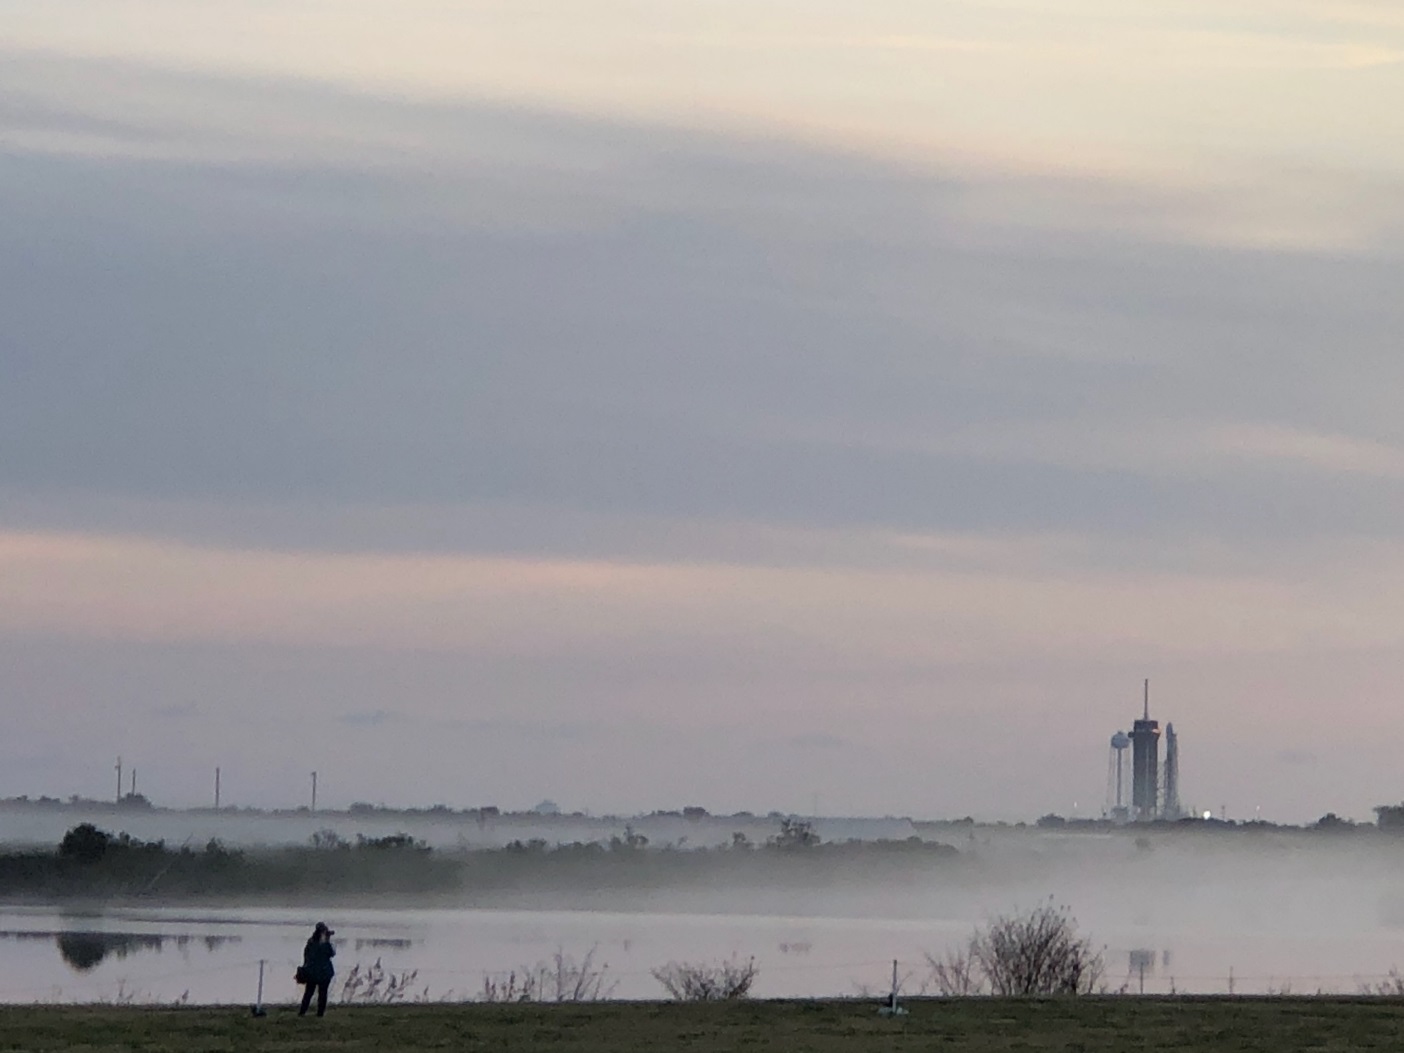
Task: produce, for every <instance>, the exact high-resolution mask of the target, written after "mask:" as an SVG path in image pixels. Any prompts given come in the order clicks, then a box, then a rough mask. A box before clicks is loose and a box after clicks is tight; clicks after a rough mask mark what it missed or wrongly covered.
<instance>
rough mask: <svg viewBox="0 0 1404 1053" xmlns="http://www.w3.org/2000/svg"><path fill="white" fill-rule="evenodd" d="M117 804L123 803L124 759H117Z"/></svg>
mask: <svg viewBox="0 0 1404 1053" xmlns="http://www.w3.org/2000/svg"><path fill="white" fill-rule="evenodd" d="M117 803H118V804H121V803H122V757H121V755H120V754H119V755H118V757H117Z"/></svg>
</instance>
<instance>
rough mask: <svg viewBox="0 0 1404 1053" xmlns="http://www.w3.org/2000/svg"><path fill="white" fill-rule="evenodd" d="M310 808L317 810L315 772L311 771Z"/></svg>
mask: <svg viewBox="0 0 1404 1053" xmlns="http://www.w3.org/2000/svg"><path fill="white" fill-rule="evenodd" d="M312 810H313V811H314V812H315V811H316V810H317V773H316V772H315V771H314V772H313V773H312Z"/></svg>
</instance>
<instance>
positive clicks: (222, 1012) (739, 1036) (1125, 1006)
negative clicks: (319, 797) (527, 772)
mask: <svg viewBox="0 0 1404 1053" xmlns="http://www.w3.org/2000/svg"><path fill="white" fill-rule="evenodd" d="M909 1009H910V1014H909V1015H908V1016H906V1017H902V1018H900V1019H895V1020H889V1019H882V1018H880V1017H878V1015H877V1013H876V1010H875V1007H874V1006H873V1005H872V1004H871V1003H868V1002H859V1001H824V1002H761V1001H755V1002H736V1003H728V1004H713V1005H676V1004H659V1003H621V1002H596V1003H587V1004H575V1005H530V1006H520V1005H517V1006H503V1005H461V1006H441V1005H424V1006H398V1007H393V1008H380V1007H375V1008H334V1009H333V1010H331V1011H329V1012H328V1015H327V1017H326V1018H325V1019H323V1020H318V1019H316V1018H315V1017H307V1018H304V1019H299V1018H298V1017H297V1016H296V1015H295V1014H294V1013H293V1012H292V1010H290V1009H287V1008H280V1007H273V1008H272V1009H270V1011H269V1015H268V1016H267V1017H266V1018H263V1019H257V1020H256V1019H253V1018H252V1017H251V1016H250V1015H249V1013H248V1011H247V1009H245V1010H243V1011H239V1010H237V1009H234V1008H221V1009H208V1008H177V1009H166V1008H159V1009H148V1008H140V1007H63V1006H36V1007H14V1008H6V1009H0V1049H3V1050H79V1051H84V1053H99V1051H107V1050H112V1051H116V1050H124V1051H125V1050H143V1051H151V1053H156V1051H160V1053H193V1051H202V1050H230V1051H234V1050H238V1051H260V1050H268V1051H276V1053H302V1051H309V1053H310V1051H329V1050H337V1051H367V1053H369V1051H371V1050H385V1051H419V1050H494V1051H497V1050H503V1051H526V1050H540V1051H543V1053H605V1051H609V1053H619V1051H629V1050H648V1051H660V1053H663V1051H669V1050H690V1051H696V1053H713V1051H718V1053H719V1051H722V1050H728V1051H730V1050H738V1051H747V1053H762V1051H776V1053H779V1051H782V1050H783V1051H786V1053H790V1051H796V1053H803V1051H814V1053H840V1051H842V1053H869V1051H872V1053H877V1051H882V1053H902V1051H909V1050H910V1051H916V1050H923V1051H925V1050H973V1051H994V1050H1001V1051H1002V1050H1011V1051H1012V1050H1030V1051H1032V1050H1069V1051H1081V1053H1092V1051H1100V1050H1107V1051H1112V1050H1116V1051H1122V1050H1149V1049H1155V1050H1179V1051H1186V1053H1197V1051H1204V1053H1209V1051H1230V1050H1232V1051H1248V1050H1262V1051H1264V1053H1283V1051H1288V1050H1370V1049H1380V1050H1383V1049H1390V1050H1397V1049H1400V1048H1401V1047H1404V1003H1401V1002H1398V1001H1389V1000H1385V999H1331V998H1262V999H1254V998H1234V999H1229V998H1219V999H1214V998H1178V999H1155V998H1087V999H1080V1000H1055V1001H1032V1000H1029V1001H1022V1000H1021V1001H1008V1000H1000V999H967V1000H961V1001H917V1002H913V1003H910V1005H909Z"/></svg>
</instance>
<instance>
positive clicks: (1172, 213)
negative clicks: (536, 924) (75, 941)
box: [0, 0, 1404, 821]
mask: <svg viewBox="0 0 1404 1053" xmlns="http://www.w3.org/2000/svg"><path fill="white" fill-rule="evenodd" d="M0 276H2V277H3V280H0V319H3V325H0V714H3V720H4V734H3V736H0V795H12V794H21V793H29V794H31V795H33V794H41V793H45V794H51V795H58V796H67V795H68V794H72V793H80V794H85V795H92V796H102V795H106V794H108V793H110V792H111V790H112V784H113V774H112V765H113V763H114V761H115V759H116V756H117V754H119V753H120V754H121V755H122V756H123V757H124V759H125V763H126V764H127V765H128V766H131V765H136V766H137V767H138V769H139V771H140V783H141V785H140V788H141V789H142V790H143V791H144V792H145V793H147V794H148V795H149V796H151V797H152V798H153V799H155V800H156V801H157V802H158V803H164V804H173V805H185V804H203V803H206V802H207V800H208V797H209V788H210V782H211V773H212V770H213V768H214V767H215V766H216V765H219V766H220V767H222V769H223V771H224V787H225V800H226V801H227V802H231V803H244V804H256V805H264V806H274V805H295V804H298V803H302V802H303V801H304V799H305V797H306V786H307V773H308V772H309V771H310V770H312V769H314V768H315V769H317V770H318V771H319V773H320V775H321V800H322V801H323V802H325V803H326V804H329V805H338V804H346V803H349V802H351V801H356V800H367V801H383V802H387V803H393V804H432V803H435V802H445V803H448V804H452V805H455V806H470V805H477V804H486V803H495V804H498V805H500V806H502V807H526V806H530V805H533V804H535V803H536V802H537V801H538V800H540V799H541V798H544V797H550V798H553V799H555V800H557V801H558V802H560V803H561V804H562V805H563V806H564V807H566V808H569V809H576V808H580V809H589V810H593V811H596V812H606V811H622V812H629V811H634V810H638V809H652V808H656V807H681V806H682V805H684V804H700V805H703V806H705V807H708V808H711V809H713V810H716V811H731V810H737V809H750V810H754V811H768V810H770V809H780V810H795V811H801V812H807V811H809V810H810V809H811V808H812V807H813V804H814V801H815V799H816V797H817V799H818V803H819V807H820V809H821V811H824V812H826V813H830V814H913V815H919V816H959V815H966V814H972V815H975V816H977V817H980V818H987V819H998V818H1008V819H1020V818H1023V819H1031V818H1034V817H1036V816H1038V815H1040V814H1042V813H1044V812H1048V811H1058V812H1061V813H1064V814H1072V813H1073V812H1074V810H1075V811H1076V812H1077V813H1078V814H1082V815H1091V814H1097V813H1098V812H1100V810H1101V807H1102V804H1103V797H1104V792H1105V772H1106V749H1107V745H1106V744H1107V740H1108V738H1109V737H1110V735H1111V733H1112V732H1113V731H1115V730H1117V729H1118V728H1121V727H1124V726H1126V725H1127V724H1128V723H1129V721H1130V720H1131V719H1132V717H1133V716H1134V715H1135V713H1136V711H1137V710H1138V708H1139V697H1140V684H1141V679H1142V678H1143V677H1150V678H1151V680H1152V692H1153V709H1154V710H1155V715H1157V716H1159V717H1160V718H1161V719H1162V720H1172V721H1174V723H1175V725H1176V728H1177V730H1178V731H1179V732H1180V735H1181V743H1182V751H1183V772H1182V781H1183V786H1184V796H1185V798H1186V800H1187V802H1188V803H1191V804H1193V805H1194V806H1196V807H1198V808H1212V809H1214V810H1215V811H1216V812H1217V811H1218V810H1219V809H1220V808H1221V807H1224V808H1226V809H1227V811H1228V813H1229V814H1230V816H1235V815H1236V816H1239V817H1251V816H1253V815H1256V814H1259V809H1261V813H1260V814H1262V815H1263V816H1264V817H1265V818H1274V819H1283V820H1290V821H1300V820H1309V819H1314V818H1316V817H1317V816H1318V815H1320V814H1322V813H1323V812H1326V811H1336V812H1339V813H1341V814H1344V815H1351V816H1354V817H1356V818H1361V819H1368V818H1370V807H1371V805H1373V804H1378V803H1383V802H1386V801H1397V800H1399V799H1401V798H1404V761H1402V760H1401V758H1400V742H1401V741H1404V704H1401V703H1402V702H1404V686H1401V685H1404V414H1402V413H1401V411H1400V408H1399V403H1400V393H1401V392H1404V354H1401V351H1404V345H1401V337H1404V294H1402V293H1401V291H1402V290H1404V13H1401V11H1400V9H1399V8H1398V7H1397V5H1394V4H1386V3H1370V2H1364V0H1361V2H1345V3H1340V4H1330V5H1324V4H1309V3H1305V2H1297V0H1241V2H1234V0H1229V2H1227V3H1219V4H1214V5H1206V4H1200V3H1188V2H1176V3H1169V4H1167V3H1164V2H1156V3H1151V2H1149V0H1130V2H1127V0H1120V2H1116V3H1112V2H1109V0H1073V2H1071V3H1069V4H1065V5H1059V7H1058V9H1057V10H1056V12H1055V11H1054V10H1053V9H1052V8H1050V7H1049V6H1048V5H1046V4H1036V3H1032V2H1023V0H1011V2H1006V3H992V2H987V0H978V2H977V0H972V2H950V3H946V2H929V0H922V2H915V0H892V2H886V3H871V4H853V3H837V2H830V0H815V2H813V3H807V4H804V5H798V4H794V3H790V2H787V0H744V2H743V0H705V2H704V0H657V2H655V3H645V4H640V3H633V2H627V3H626V2H622V0H596V2H593V3H591V4H588V5H583V4H571V3H564V2H555V3H534V2H528V0H498V2H482V3H443V2H438V0H397V2H395V3H389V2H386V0H375V2H370V0H338V2H337V3H327V2H322V0H278V2H262V0H253V2H245V3H240V4H234V3H228V2H225V0H211V2H208V3H200V4H191V3H189V2H188V0H142V2H140V3H135V2H132V3H128V2H122V0H104V2H102V3H97V2H94V0H63V2H55V0H18V2H12V3H9V4H6V5H5V7H4V9H3V11H0Z"/></svg>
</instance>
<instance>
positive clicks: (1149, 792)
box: [1131, 680, 1160, 822]
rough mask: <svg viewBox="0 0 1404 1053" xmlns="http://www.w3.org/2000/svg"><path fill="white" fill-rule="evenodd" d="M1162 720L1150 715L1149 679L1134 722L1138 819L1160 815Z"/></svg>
mask: <svg viewBox="0 0 1404 1053" xmlns="http://www.w3.org/2000/svg"><path fill="white" fill-rule="evenodd" d="M1159 796H1160V722H1159V721H1156V720H1151V718H1150V681H1149V680H1147V681H1146V684H1145V697H1144V708H1143V710H1142V716H1141V719H1140V720H1138V721H1136V722H1135V723H1134V724H1132V725H1131V816H1132V818H1133V819H1136V820H1137V821H1139V822H1148V821H1150V820H1152V819H1156V818H1158V817H1159V814H1160V809H1159V804H1160V802H1159Z"/></svg>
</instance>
